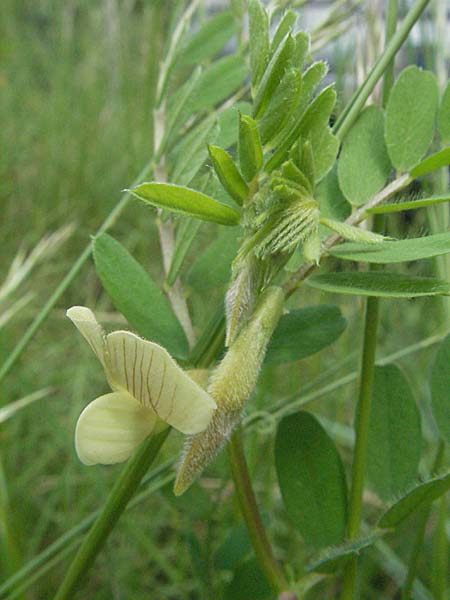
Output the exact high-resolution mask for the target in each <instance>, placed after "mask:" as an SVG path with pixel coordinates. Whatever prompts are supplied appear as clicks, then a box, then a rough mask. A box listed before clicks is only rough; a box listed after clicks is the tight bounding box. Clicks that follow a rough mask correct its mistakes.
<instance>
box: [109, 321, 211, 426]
mask: <svg viewBox="0 0 450 600" xmlns="http://www.w3.org/2000/svg"><path fill="white" fill-rule="evenodd" d="M106 348H107V351H106V362H107V369H106V370H107V374H108V379H109V380H110V382H111V383H112V385H113V387H114V389H119V390H126V391H127V392H128V393H129V394H131V395H132V396H133V397H134V398H136V399H137V400H138V401H139V402H140V403H141V404H142V406H145V407H150V408H152V409H153V410H154V411H155V412H156V414H157V415H158V416H159V417H160V418H161V419H162V420H163V421H165V422H166V423H169V425H172V427H175V429H178V430H179V431H181V432H182V433H186V434H193V433H199V432H200V431H203V430H204V429H206V427H207V426H208V424H209V421H210V420H211V417H212V414H213V411H214V410H215V408H216V403H215V402H214V400H213V399H212V398H211V396H210V395H209V394H208V393H207V392H205V390H203V389H202V388H201V387H200V386H199V385H197V383H195V382H194V381H193V380H192V379H191V378H190V377H189V376H188V375H186V373H185V372H184V371H183V370H182V369H181V368H180V367H179V366H178V365H177V363H176V362H175V361H174V360H173V358H172V357H171V356H170V354H169V353H168V352H167V351H166V350H165V349H164V348H162V347H161V346H158V344H154V343H153V342H148V341H146V340H143V339H141V338H140V337H138V336H137V335H134V334H133V333H130V332H129V331H115V332H113V333H110V334H109V335H107V336H106Z"/></svg>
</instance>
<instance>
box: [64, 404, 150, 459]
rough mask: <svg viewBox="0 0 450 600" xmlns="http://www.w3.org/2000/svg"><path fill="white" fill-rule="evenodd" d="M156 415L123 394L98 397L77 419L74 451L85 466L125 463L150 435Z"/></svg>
mask: <svg viewBox="0 0 450 600" xmlns="http://www.w3.org/2000/svg"><path fill="white" fill-rule="evenodd" d="M157 421H158V418H157V416H156V415H155V413H154V412H153V411H152V410H151V409H147V408H144V407H143V406H142V405H141V404H139V402H138V401H137V400H135V399H134V398H132V397H131V396H130V395H129V394H127V393H125V392H114V393H112V394H105V395H104V396H100V397H99V398H97V399H96V400H94V401H93V402H91V403H90V404H88V405H87V406H86V408H85V409H84V410H83V412H82V413H81V415H80V416H79V418H78V423H77V427H76V430H75V448H76V451H77V454H78V456H79V458H80V460H81V462H83V463H84V464H86V465H95V464H102V465H111V464H113V463H119V462H123V461H124V460H127V459H128V458H129V457H130V456H131V455H132V454H133V451H134V450H135V448H136V447H137V446H138V445H139V444H140V443H141V442H142V441H143V440H144V439H145V438H146V437H147V436H148V435H149V434H150V433H152V431H153V429H154V427H155V424H156V422H157Z"/></svg>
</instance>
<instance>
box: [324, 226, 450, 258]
mask: <svg viewBox="0 0 450 600" xmlns="http://www.w3.org/2000/svg"><path fill="white" fill-rule="evenodd" d="M447 252H450V232H446V233H437V234H435V235H429V236H426V237H421V238H408V239H406V240H400V241H384V242H382V243H380V244H376V245H375V244H351V243H350V244H340V245H339V246H335V247H334V248H332V249H331V250H330V254H332V255H333V256H336V257H337V258H343V259H345V260H354V261H356V262H368V263H379V264H387V263H398V262H408V261H411V260H421V259H424V258H432V257H433V256H440V255H441V254H446V253H447Z"/></svg>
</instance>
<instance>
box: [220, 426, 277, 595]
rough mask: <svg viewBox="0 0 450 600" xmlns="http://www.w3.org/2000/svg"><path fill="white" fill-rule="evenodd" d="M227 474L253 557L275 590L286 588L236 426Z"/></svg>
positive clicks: (230, 444) (229, 445) (239, 431)
mask: <svg viewBox="0 0 450 600" xmlns="http://www.w3.org/2000/svg"><path fill="white" fill-rule="evenodd" d="M228 456H229V459H230V465H231V473H232V476H233V481H234V486H235V490H236V496H237V499H238V502H239V507H240V509H241V513H242V516H243V517H244V521H245V524H246V526H247V530H248V533H249V536H250V541H251V543H252V546H253V550H254V551H255V556H256V558H257V560H258V563H259V565H260V566H261V568H262V570H263V571H264V574H265V575H266V577H267V580H268V582H269V583H270V585H271V586H272V588H273V590H274V591H275V592H277V593H280V592H283V591H286V590H287V589H288V582H287V580H286V578H285V576H284V573H283V571H282V569H281V567H280V566H279V564H278V563H277V561H276V560H275V557H274V555H273V552H272V548H271V546H270V542H269V540H268V538H267V534H266V531H265V529H264V525H263V523H262V520H261V515H260V514H259V510H258V505H257V503H256V498H255V494H254V492H253V488H252V484H251V479H250V474H249V472H248V466H247V461H246V460H245V454H244V446H243V443H242V434H241V430H240V429H238V430H237V431H236V432H235V433H234V434H233V436H232V438H231V441H230V443H229V444H228Z"/></svg>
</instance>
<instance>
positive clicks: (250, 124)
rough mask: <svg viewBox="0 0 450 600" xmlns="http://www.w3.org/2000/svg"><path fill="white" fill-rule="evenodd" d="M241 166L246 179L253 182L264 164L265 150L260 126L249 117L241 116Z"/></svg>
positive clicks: (239, 151) (239, 147)
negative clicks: (260, 134)
mask: <svg viewBox="0 0 450 600" xmlns="http://www.w3.org/2000/svg"><path fill="white" fill-rule="evenodd" d="M238 154H239V166H240V168H241V172H242V174H243V175H244V178H245V179H246V180H247V181H251V180H252V179H253V177H254V176H255V175H256V173H258V172H259V170H260V169H261V167H262V164H263V150H262V145H261V138H260V137H259V131H258V124H257V123H256V121H255V120H254V119H252V118H251V117H248V116H247V115H239V141H238Z"/></svg>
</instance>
